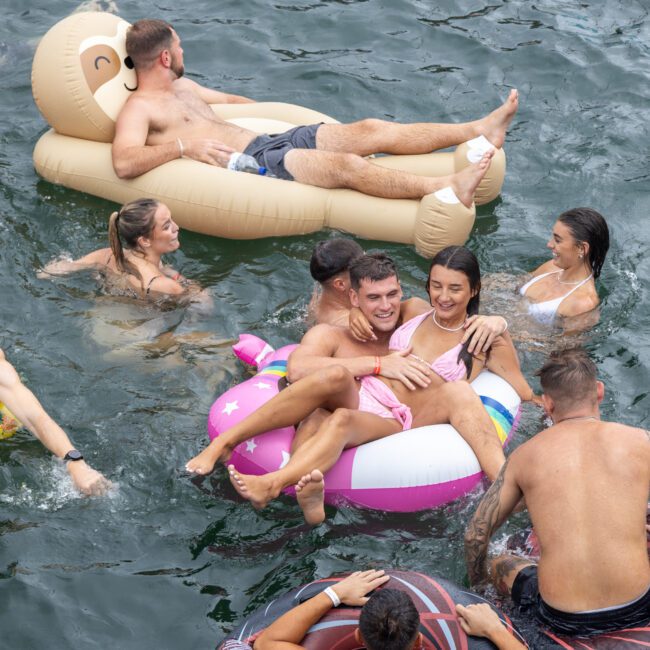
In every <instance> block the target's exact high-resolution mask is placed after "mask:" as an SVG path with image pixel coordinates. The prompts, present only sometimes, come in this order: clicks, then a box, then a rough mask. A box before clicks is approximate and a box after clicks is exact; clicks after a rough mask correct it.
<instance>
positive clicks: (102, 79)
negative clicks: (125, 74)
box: [81, 45, 121, 95]
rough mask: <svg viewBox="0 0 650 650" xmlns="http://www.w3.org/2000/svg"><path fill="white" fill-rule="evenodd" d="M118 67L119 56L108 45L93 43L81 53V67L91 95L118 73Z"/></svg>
mask: <svg viewBox="0 0 650 650" xmlns="http://www.w3.org/2000/svg"><path fill="white" fill-rule="evenodd" d="M120 67H121V66H120V58H119V57H118V55H117V52H116V51H115V50H114V49H113V48H112V47H111V46H110V45H93V46H92V47H89V48H88V49H87V50H85V51H84V52H82V53H81V68H82V70H83V73H84V77H85V78H86V83H87V84H88V88H90V92H91V93H92V94H93V95H94V94H95V92H96V91H97V89H98V88H100V87H101V86H103V85H104V84H105V83H107V82H109V81H110V80H111V79H113V77H115V76H116V75H117V74H118V73H119V71H120Z"/></svg>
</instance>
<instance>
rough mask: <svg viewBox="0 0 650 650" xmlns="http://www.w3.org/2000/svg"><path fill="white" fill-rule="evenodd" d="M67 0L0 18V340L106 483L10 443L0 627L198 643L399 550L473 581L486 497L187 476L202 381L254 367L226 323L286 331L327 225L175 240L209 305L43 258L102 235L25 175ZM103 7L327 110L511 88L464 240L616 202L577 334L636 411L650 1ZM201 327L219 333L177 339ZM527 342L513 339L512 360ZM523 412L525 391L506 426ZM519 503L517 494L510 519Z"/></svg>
mask: <svg viewBox="0 0 650 650" xmlns="http://www.w3.org/2000/svg"><path fill="white" fill-rule="evenodd" d="M95 4H96V5H97V6H100V7H102V6H103V7H106V6H108V5H109V3H106V2H97V3H95ZM75 8H76V5H75V3H74V2H68V1H64V0H53V1H52V2H48V3H45V2H42V1H41V0H33V1H31V2H29V3H23V2H18V1H17V0H8V1H7V2H6V3H5V10H4V20H3V21H2V24H1V25H0V70H1V71H2V80H3V85H4V92H3V94H2V99H1V100H0V138H1V143H2V146H0V236H1V237H2V248H1V254H0V302H1V304H2V306H3V310H2V314H3V325H2V328H0V345H1V346H2V347H3V348H4V349H5V351H6V353H7V355H8V357H9V358H10V360H11V361H12V362H13V363H14V364H15V365H16V367H17V369H18V370H19V372H20V373H21V375H22V377H23V378H24V379H25V381H26V382H27V383H28V385H29V386H30V387H31V388H32V389H33V390H34V391H35V392H36V393H37V394H38V396H39V397H40V398H41V400H42V402H43V403H44V405H45V406H46V408H47V409H48V411H49V412H50V413H51V414H52V415H53V416H54V417H55V418H56V419H57V420H58V421H59V422H61V423H62V424H63V425H64V426H65V428H66V429H67V430H68V431H69V433H70V434H71V437H72V438H73V439H74V440H75V442H76V443H77V444H78V446H79V447H80V448H81V449H83V450H84V452H85V454H86V456H87V457H88V458H89V460H90V463H91V464H92V465H93V466H96V467H97V468H98V469H100V470H101V471H103V472H104V473H105V474H106V475H107V476H109V477H110V478H111V479H112V480H114V481H115V482H116V483H117V484H118V489H117V490H116V491H115V493H114V494H113V495H112V496H111V497H109V498H100V499H81V498H78V497H77V496H76V495H75V494H74V491H73V490H72V489H71V487H70V485H69V483H68V482H67V481H66V479H65V474H64V471H63V469H62V467H61V466H60V464H59V463H57V462H56V461H54V460H52V459H51V457H50V455H49V454H47V453H45V452H44V451H43V449H42V447H41V446H40V445H39V444H38V443H37V442H35V441H33V440H32V439H31V438H30V436H29V435H28V434H19V435H17V436H16V437H14V438H13V439H11V440H9V441H7V442H2V443H0V578H1V579H0V592H1V597H2V600H3V602H4V603H5V606H4V607H3V608H2V611H1V612H0V627H1V628H2V642H1V643H0V645H1V646H2V647H7V648H11V647H20V648H41V647H49V648H107V647H119V648H143V647H145V648H182V647H188V646H190V645H191V646H192V647H197V648H199V647H200V648H211V647H214V646H215V645H216V643H217V641H218V640H219V639H220V638H221V636H222V635H223V632H224V631H226V630H228V629H230V628H231V627H232V626H233V625H234V624H235V623H236V622H238V621H239V620H240V619H241V617H242V616H243V615H244V614H245V613H246V612H247V611H250V609H249V608H250V607H254V606H256V605H260V604H262V603H264V602H266V601H267V600H268V599H270V598H271V597H272V596H273V595H275V594H277V593H280V592H282V591H284V590H286V589H288V588H290V587H294V586H296V585H299V584H301V583H304V582H306V581H309V580H311V579H313V578H316V577H322V576H327V575H330V574H332V573H334V572H338V571H348V570H350V569H353V568H363V567H367V566H379V567H381V566H386V567H388V566H390V567H399V568H405V569H417V570H420V571H425V572H428V573H437V574H440V575H443V576H445V577H447V578H450V579H452V580H456V581H459V582H461V581H462V580H464V577H465V570H464V564H463V559H462V535H463V528H464V524H465V522H466V521H467V518H468V517H469V515H470V514H471V512H472V510H473V507H474V505H475V502H476V498H477V497H476V496H473V497H470V498H468V499H465V500H463V501H460V502H458V503H455V504H452V505H450V506H448V507H447V508H443V509H440V510H437V511H433V512H425V513H420V514H410V515H396V514H385V513H381V512H368V511H362V510H356V509H339V510H334V509H329V510H328V513H329V515H330V518H329V519H328V521H327V522H326V523H325V524H324V525H322V526H320V527H318V528H316V529H313V530H311V529H309V528H307V527H306V526H305V525H304V524H303V523H302V521H301V518H300V516H299V512H298V511H297V508H296V507H295V504H294V503H293V502H292V501H291V500H290V499H288V498H283V499H281V500H279V501H278V502H277V503H275V504H273V505H272V506H271V507H270V508H268V509H267V510H266V511H265V512H262V513H256V512H254V511H253V510H252V509H251V508H250V507H249V506H248V505H247V504H244V503H242V502H241V501H240V500H239V499H237V498H236V497H235V495H234V492H233V490H232V489H231V488H230V485H229V483H228V481H227V480H226V478H225V476H224V474H223V472H217V473H215V475H214V476H212V477H211V478H209V479H205V480H199V481H192V480H190V479H189V478H187V477H186V476H184V475H182V473H181V468H182V467H183V465H184V463H185V461H186V460H187V459H188V458H190V457H191V456H193V455H194V454H195V453H196V452H197V451H198V450H199V448H200V447H201V446H202V445H203V444H204V442H205V422H206V417H207V413H208V410H209V407H210V404H211V403H212V401H213V400H214V398H215V397H216V395H218V394H219V393H221V392H223V391H224V390H226V389H227V388H229V387H230V386H232V385H233V384H234V383H236V382H239V381H242V380H243V379H244V378H245V377H247V374H246V370H245V369H244V368H243V367H242V366H241V365H240V364H239V363H238V362H236V361H235V360H234V359H233V357H232V355H231V353H230V349H229V345H230V344H231V342H232V340H233V339H234V338H236V335H237V333H238V332H242V331H247V332H253V333H255V334H258V335H259V336H262V337H264V338H266V339H267V340H269V341H270V342H271V343H272V344H273V345H276V346H277V345H281V344H283V343H285V342H288V341H293V340H296V339H298V338H299V337H300V336H301V334H302V332H303V314H304V309H305V306H306V304H307V300H308V296H309V293H310V290H311V282H310V277H309V272H308V264H307V262H308V259H309V256H310V253H311V249H312V247H313V246H314V244H315V243H316V241H318V239H319V238H320V237H321V236H323V235H321V234H314V235H309V236H305V237H294V238H286V239H267V240H261V241H249V242H234V241H227V240H220V239H215V238H210V237H205V236H201V235H195V234H192V233H183V234H182V250H181V251H179V252H178V253H176V254H175V255H174V258H173V260H170V261H172V263H173V264H174V265H175V266H176V267H177V268H179V269H180V270H181V271H182V272H183V273H184V274H185V275H186V276H188V277H191V278H194V279H196V280H197V281H199V282H200V283H201V284H202V285H203V286H205V287H207V288H208V290H209V292H210V293H211V295H212V296H213V297H214V300H215V308H214V309H213V310H212V311H209V312H208V313H198V312H196V311H194V310H189V311H188V310H181V309H178V310H168V311H162V312H161V311H160V310H158V309H155V308H152V307H151V306H142V305H137V304H134V303H129V302H128V301H127V302H125V301H123V300H116V299H113V298H109V297H106V296H104V295H102V293H101V291H100V290H99V289H98V285H97V283H96V282H95V279H94V278H93V276H92V274H82V275H78V276H76V277H72V278H64V279H57V280H55V281H45V280H37V279H36V271H37V269H38V268H40V267H41V266H42V265H43V264H45V263H46V262H48V261H49V260H50V259H52V258H53V257H55V256H57V255H61V254H69V255H73V256H78V255H81V254H82V253H85V252H87V251H89V250H92V249H93V248H96V247H100V246H104V245H105V242H106V234H105V231H106V222H107V218H108V214H109V213H110V211H111V210H112V209H113V208H114V205H113V204H111V203H109V202H106V201H102V200H99V199H96V198H93V197H90V196H87V195H84V194H81V193H77V192H74V191H71V190H67V189H64V188H60V187H56V186H53V185H51V184H49V183H46V182H44V181H42V180H39V178H38V177H37V176H36V174H35V172H34V170H33V167H32V161H31V152H32V149H33V146H34V144H35V142H36V140H37V138H38V137H39V136H40V135H41V134H42V133H43V132H44V131H45V129H46V125H45V123H44V122H43V120H42V118H41V117H40V115H39V113H38V111H37V109H36V107H35V105H34V103H33V100H32V97H31V89H30V76H29V75H30V66H31V57H32V53H33V50H34V47H35V43H36V42H37V39H38V37H39V36H40V35H42V34H43V33H44V32H45V31H46V30H47V29H48V28H49V27H50V26H51V25H52V24H53V23H54V22H56V21H57V20H59V19H61V18H63V17H64V16H65V15H67V14H68V13H70V12H71V11H73V10H74V9H75ZM117 9H118V11H119V13H120V15H121V16H122V17H124V18H125V19H127V20H129V21H134V20H137V19H138V18H141V17H145V16H151V17H156V16H159V17H163V18H165V19H166V20H169V21H170V22H172V23H173V24H174V25H175V27H176V29H177V31H178V33H179V34H180V36H181V38H182V39H183V47H184V49H185V61H186V69H187V74H188V75H189V76H190V77H191V78H193V79H195V80H197V81H199V82H200V83H204V84H206V85H211V86H214V87H217V88H220V89H224V90H228V91H232V92H236V93H240V94H244V95H249V96H251V97H254V98H256V99H259V100H289V101H293V102H296V103H300V104H304V105H306V106H309V107H312V108H314V109H317V110H324V111H326V112H329V113H331V114H332V115H334V116H335V117H337V118H338V119H341V120H353V119H358V118H361V117H366V116H374V117H381V118H387V119H397V120H401V121H422V120H436V121H451V120H454V121H456V120H463V119H468V118H472V117H476V116H478V115H481V114H484V113H486V112H487V111H489V110H491V109H492V108H493V107H494V106H495V105H497V103H499V102H500V101H502V99H503V98H504V97H505V96H506V95H507V93H508V91H509V89H510V88H513V87H516V88H518V89H519V91H520V94H521V101H520V105H521V109H520V112H519V115H518V118H517V120H516V122H515V124H514V126H513V128H512V130H511V132H510V137H509V140H508V144H507V155H508V175H507V178H506V183H505V185H504V190H503V195H502V196H501V198H500V199H498V200H497V201H495V202H494V203H492V204H490V205H488V206H484V207H482V208H480V209H479V219H478V221H477V225H476V228H475V230H474V232H473V234H472V237H471V239H470V242H469V245H470V246H471V247H472V249H473V250H474V251H475V252H476V253H477V255H478V256H479V258H480V261H481V264H482V267H483V269H484V271H485V272H488V273H489V272H503V273H507V274H509V275H511V276H512V275H518V274H521V273H524V272H526V271H528V270H530V269H531V268H533V267H534V266H536V265H537V264H539V263H541V262H543V261H544V260H545V259H547V258H548V255H547V251H546V250H545V243H546V240H547V237H548V234H549V232H550V228H551V226H552V224H553V221H554V219H555V217H556V216H557V215H558V214H559V213H560V212H562V211H563V210H565V209H567V208H570V207H574V206H577V205H588V206H593V207H595V208H597V209H599V210H600V211H601V212H602V213H603V214H605V215H606V216H607V218H608V220H609V224H610V226H611V229H612V237H613V247H612V251H611V253H610V256H609V258H608V261H607V263H606V265H605V268H604V271H603V276H602V281H601V283H600V292H601V295H602V296H603V298H604V305H603V310H602V320H601V323H600V325H599V326H598V327H597V328H596V329H595V331H594V332H593V333H592V335H591V336H590V337H589V339H588V341H587V343H588V346H589V349H590V350H591V351H592V353H593V356H594V358H595V360H596V362H597V364H598V368H599V372H600V374H601V377H602V378H603V380H604V381H605V382H606V385H607V396H606V398H605V402H604V404H603V411H604V414H605V416H606V417H607V418H610V419H616V420H620V421H623V422H626V423H629V424H634V425H637V426H639V425H641V426H645V427H648V420H649V417H648V414H649V411H650V409H649V398H648V385H649V384H650V382H649V374H648V367H649V366H650V342H649V341H650V337H648V333H649V332H650V308H649V306H648V290H649V286H648V280H647V278H648V274H649V271H650V264H649V262H648V258H647V251H648V245H649V243H650V235H649V232H648V226H647V219H648V211H649V208H650V200H649V192H648V190H649V183H648V168H649V162H650V161H649V154H648V146H647V145H648V141H649V138H648V129H647V124H648V123H649V122H650V108H649V106H650V102H649V99H650V97H649V90H648V89H649V85H648V70H649V69H650V52H649V48H648V43H649V42H650V21H649V19H648V5H647V3H646V2H639V1H626V2H623V1H622V0H619V1H612V2H607V3H604V2H591V3H588V2H580V3H578V2H559V1H552V0H541V1H540V2H535V3H529V2H525V1H522V0H517V1H511V2H507V1H504V0H494V1H493V2H492V3H490V4H486V5H483V6H481V5H477V3H475V2H468V1H445V2H438V3H435V6H432V3H430V2H425V1H424V0H422V1H420V0H366V1H362V0H359V1H353V0H339V1H333V0H328V1H318V0H306V1H302V2H297V1H294V2H291V0H287V1H283V0H279V1H278V2H275V3H272V2H264V1H263V0H249V2H246V3H243V2H235V1H234V0H229V1H222V2H219V3H214V2H208V1H207V0H190V2H187V3H184V4H183V5H182V6H181V5H178V4H177V3H172V2H167V1H165V0H162V1H160V0H159V1H156V2H152V1H151V0H143V1H142V2H140V3H137V5H136V4H134V3H120V2H119V0H118V5H117ZM361 244H362V245H363V246H365V247H367V248H376V247H380V246H381V247H383V248H385V249H386V250H387V251H388V252H389V253H390V254H391V255H393V256H394V257H395V259H396V261H397V263H398V264H399V266H400V268H401V269H402V270H403V272H402V278H403V282H404V285H405V288H406V290H407V291H408V292H409V293H418V292H421V288H422V285H423V281H424V278H425V273H426V268H427V263H426V261H425V260H423V259H421V258H419V257H418V256H417V255H416V254H415V253H414V251H413V250H412V249H411V248H410V247H406V246H401V245H394V244H393V245H383V244H381V243H379V242H368V241H361ZM134 327H136V328H137V330H136V333H135V334H133V333H132V332H131V333H129V332H130V331H131V330H132V329H133V328H134ZM511 327H513V328H516V327H517V323H516V322H515V323H513V324H512V325H511ZM193 332H207V333H208V334H209V336H207V337H206V338H205V339H199V340H194V341H192V340H190V341H187V340H185V339H184V337H186V336H187V335H188V334H191V333H193ZM161 334H162V335H163V336H162V337H161V336H160V335H161ZM542 358H543V353H542V351H541V350H540V349H538V348H536V347H535V346H528V347H526V348H525V350H524V351H523V367H524V370H525V372H526V373H527V374H531V373H532V372H533V371H534V370H535V369H536V368H537V367H538V366H539V365H540V362H541V360H542ZM539 426H540V421H539V417H538V415H537V414H536V413H535V412H534V411H533V410H531V409H527V410H526V412H525V414H524V418H523V421H522V425H521V427H520V429H519V431H518V433H517V435H516V440H515V444H519V443H520V442H522V441H523V440H525V439H526V438H528V437H530V436H531V435H533V434H534V433H535V432H536V431H537V430H538V428H539ZM524 523H526V517H525V515H519V516H518V517H517V518H515V519H514V521H513V522H511V523H509V524H508V526H507V527H506V530H514V529H516V528H517V527H518V526H520V525H523V524H524Z"/></svg>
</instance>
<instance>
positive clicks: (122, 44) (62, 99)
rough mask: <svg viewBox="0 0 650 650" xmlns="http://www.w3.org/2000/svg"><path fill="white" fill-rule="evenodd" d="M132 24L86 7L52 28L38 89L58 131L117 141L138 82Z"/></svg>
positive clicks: (41, 54) (38, 69)
mask: <svg viewBox="0 0 650 650" xmlns="http://www.w3.org/2000/svg"><path fill="white" fill-rule="evenodd" d="M129 26H130V25H129V23H127V22H126V21H124V20H122V19H121V18H119V17H118V16H114V15H113V14H108V13H101V12H83V13H77V14H72V15H71V16H68V17H67V18H64V19H63V20H62V21H61V22H59V23H57V24H56V25H54V27H52V29H50V31H49V32H47V34H45V36H44V37H43V39H42V40H41V42H40V43H39V45H38V48H37V49H36V54H35V55H34V63H33V65H32V92H33V94H34V100H35V101H36V105H37V106H38V108H39V110H40V111H41V113H42V114H43V117H44V118H45V119H46V120H47V122H48V124H49V125H50V126H51V127H52V128H54V130H55V131H57V132H58V133H61V134H62V135H68V136H72V137H76V138H82V139H84V140H96V141H99V142H112V141H113V135H114V133H115V120H116V119H117V116H118V114H119V112H120V109H121V108H122V106H124V102H125V101H126V100H127V98H128V96H129V94H130V93H131V92H133V91H134V90H135V89H136V87H137V80H136V75H135V70H133V64H132V63H131V60H130V59H129V58H128V57H127V55H126V30H127V29H128V28H129Z"/></svg>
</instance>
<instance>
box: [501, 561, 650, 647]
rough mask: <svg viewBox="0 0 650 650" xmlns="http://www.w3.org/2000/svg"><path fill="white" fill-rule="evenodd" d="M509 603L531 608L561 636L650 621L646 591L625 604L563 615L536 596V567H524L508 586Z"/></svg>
mask: <svg viewBox="0 0 650 650" xmlns="http://www.w3.org/2000/svg"><path fill="white" fill-rule="evenodd" d="M512 600H513V601H514V603H515V605H518V606H519V607H521V608H522V609H529V608H531V607H532V608H534V610H535V615H536V616H537V620H538V621H539V622H540V623H542V624H543V625H546V626H547V627H550V628H551V630H553V632H556V633H557V634H563V635H565V636H593V635H595V634H603V633H605V632H615V631H616V630H624V629H626V628H630V627H638V626H642V625H646V624H647V623H648V622H650V588H648V590H647V591H646V592H645V593H644V594H643V595H642V596H640V597H639V598H637V599H636V600H634V601H633V602H631V603H626V604H625V605H617V606H616V607H606V608H604V609H597V610H593V611H589V612H563V611H561V610H559V609H555V608H554V607H551V606H550V605H547V604H546V603H545V602H544V601H543V600H542V597H541V596H540V594H539V585H538V580H537V566H536V565H530V566H527V567H524V568H523V569H522V570H521V571H520V572H519V573H518V574H517V577H516V578H515V581H514V583H513V585H512Z"/></svg>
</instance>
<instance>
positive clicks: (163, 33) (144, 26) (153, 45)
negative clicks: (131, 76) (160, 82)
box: [126, 18, 185, 77]
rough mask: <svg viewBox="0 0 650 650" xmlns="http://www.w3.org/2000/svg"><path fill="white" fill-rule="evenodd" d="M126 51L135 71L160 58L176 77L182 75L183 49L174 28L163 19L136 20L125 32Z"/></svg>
mask: <svg viewBox="0 0 650 650" xmlns="http://www.w3.org/2000/svg"><path fill="white" fill-rule="evenodd" d="M126 53H127V54H128V55H129V58H130V59H131V61H132V63H133V67H134V68H135V70H136V72H138V73H141V72H143V71H147V70H150V69H151V68H153V66H154V64H155V63H156V62H157V61H159V60H160V62H161V63H162V64H163V65H164V67H166V68H169V69H170V70H171V71H172V72H173V73H174V74H175V75H176V77H182V76H183V74H184V72H185V68H184V66H183V50H182V49H181V41H180V39H179V38H178V35H177V34H176V32H175V31H174V28H173V27H172V26H171V25H170V24H169V23H167V22H165V21H164V20H158V19H156V18H153V19H144V20H138V21H137V22H135V23H133V25H131V27H129V29H128V31H127V32H126Z"/></svg>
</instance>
